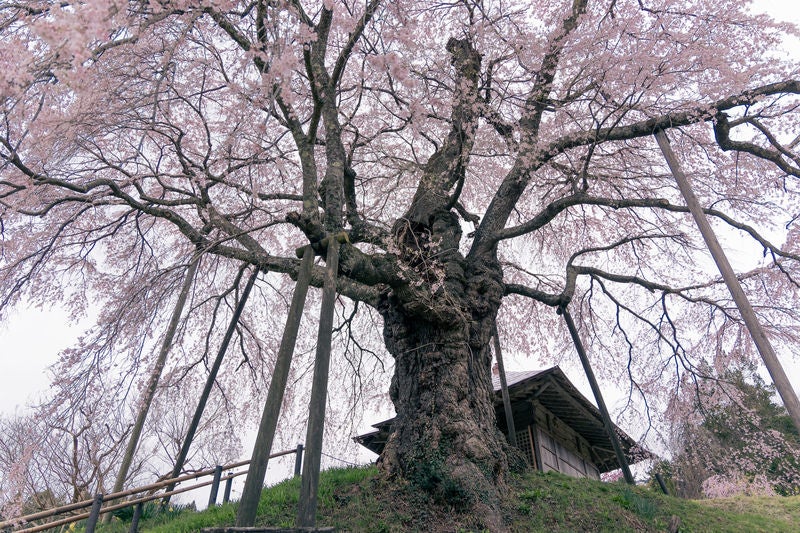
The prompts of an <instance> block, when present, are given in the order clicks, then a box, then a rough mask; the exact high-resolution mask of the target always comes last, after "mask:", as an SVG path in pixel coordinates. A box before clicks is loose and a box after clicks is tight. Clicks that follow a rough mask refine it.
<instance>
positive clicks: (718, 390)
mask: <svg viewBox="0 0 800 533" xmlns="http://www.w3.org/2000/svg"><path fill="white" fill-rule="evenodd" d="M699 385H700V386H699V388H698V389H697V394H695V395H687V396H686V397H684V398H681V399H676V401H675V402H673V403H672V405H671V409H670V413H671V414H670V419H671V420H672V422H673V427H674V428H675V429H674V441H673V457H672V461H671V464H670V465H669V466H670V470H671V476H670V477H671V478H672V480H673V482H674V484H675V487H676V489H677V490H678V494H679V495H680V496H683V497H688V498H698V497H702V496H706V497H710V498H714V497H727V496H735V495H737V494H748V495H760V494H768V495H774V494H776V493H777V494H782V495H792V494H796V493H797V492H798V490H800V464H799V463H798V459H797V457H798V448H799V447H800V438H798V433H797V429H796V428H795V427H794V424H793V423H792V420H791V418H790V417H789V416H788V415H787V414H786V410H785V409H784V408H783V406H779V405H776V404H775V403H774V402H773V396H774V394H775V391H774V388H773V387H768V386H766V385H765V384H764V382H763V381H762V380H761V378H760V377H759V376H758V374H754V373H753V370H752V369H750V370H748V371H747V372H743V371H742V370H736V371H733V370H727V371H726V372H724V374H723V375H722V377H721V379H713V380H701V381H700V383H699Z"/></svg>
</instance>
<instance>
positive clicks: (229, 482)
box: [222, 472, 233, 503]
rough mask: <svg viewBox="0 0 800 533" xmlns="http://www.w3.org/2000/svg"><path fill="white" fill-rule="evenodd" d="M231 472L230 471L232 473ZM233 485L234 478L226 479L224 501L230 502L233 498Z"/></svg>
mask: <svg viewBox="0 0 800 533" xmlns="http://www.w3.org/2000/svg"><path fill="white" fill-rule="evenodd" d="M230 474H231V472H228V475H230ZM232 487H233V478H232V477H229V478H228V479H226V480H225V493H224V494H223V495H222V503H228V502H229V501H230V500H231V488H232Z"/></svg>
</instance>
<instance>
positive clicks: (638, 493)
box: [99, 467, 800, 533]
mask: <svg viewBox="0 0 800 533" xmlns="http://www.w3.org/2000/svg"><path fill="white" fill-rule="evenodd" d="M298 494H299V479H293V480H289V481H286V482H284V483H281V484H279V485H276V486H274V487H271V488H269V489H266V490H264V493H263V494H262V498H261V503H260V505H259V520H258V525H269V526H282V527H289V526H292V525H293V524H294V519H295V513H296V509H297V498H298ZM235 505H236V504H235V503H233V504H227V505H223V506H220V507H216V508H212V509H209V510H206V511H204V512H199V513H198V512H193V511H189V510H185V511H182V512H179V513H172V514H170V515H169V516H164V515H161V516H152V517H146V519H145V520H144V521H143V522H141V531H152V532H161V533H179V532H180V533H184V532H185V533H188V532H194V531H198V530H199V529H200V528H203V527H210V526H224V525H232V524H233V523H234V517H235ZM503 513H504V518H505V520H506V523H507V524H508V525H509V529H510V530H511V531H515V532H529V531H562V532H563V531H576V532H578V531H593V532H594V531H609V532H611V531H613V532H623V531H636V532H640V531H666V530H667V529H668V526H669V523H670V520H673V521H674V520H675V519H674V518H673V517H678V518H679V519H680V531H681V532H702V531H709V532H712V531H713V532H716V531H721V532H724V531H730V532H741V531H748V532H750V531H752V532H758V531H763V532H781V531H786V532H792V533H794V532H796V531H798V524H800V496H794V497H789V498H784V497H773V498H764V497H759V498H729V499H722V500H713V501H694V500H681V499H678V498H671V497H668V496H664V495H662V494H661V493H658V492H656V491H654V490H650V489H648V488H645V487H628V486H627V485H624V484H619V483H602V482H599V481H594V480H590V479H573V478H570V477H567V476H564V475H561V474H557V473H553V472H550V473H547V474H541V473H538V472H533V473H529V474H526V475H524V476H520V477H515V478H513V479H512V480H511V481H510V483H509V486H508V488H507V491H506V494H505V500H504V507H503ZM317 523H318V525H319V526H335V527H337V528H339V530H341V531H356V532H375V533H384V532H386V533H388V532H400V531H403V532H405V531H419V532H438V531H441V532H445V531H447V532H454V533H456V532H458V533H461V532H470V531H482V530H483V527H482V524H481V520H480V517H479V516H470V515H465V514H459V513H457V512H455V511H454V510H453V509H448V508H443V507H441V506H438V505H436V504H434V503H432V502H430V501H427V500H426V499H425V498H423V497H422V496H420V494H419V493H417V492H415V491H412V490H410V489H408V488H404V487H397V486H395V485H392V484H389V483H386V482H385V481H383V480H382V479H381V478H380V476H379V475H378V472H377V470H376V469H375V468H374V467H366V468H347V469H337V470H329V471H327V472H323V473H322V477H321V480H320V500H319V513H318V520H317ZM99 531H100V532H102V533H117V532H120V533H121V532H123V531H127V524H125V523H123V522H122V521H120V520H115V521H114V523H112V524H109V525H108V526H104V527H103V528H102V529H99Z"/></svg>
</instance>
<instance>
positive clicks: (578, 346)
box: [558, 307, 636, 485]
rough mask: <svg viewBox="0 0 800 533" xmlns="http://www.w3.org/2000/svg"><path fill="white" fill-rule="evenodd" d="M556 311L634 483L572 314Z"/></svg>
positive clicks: (619, 459)
mask: <svg viewBox="0 0 800 533" xmlns="http://www.w3.org/2000/svg"><path fill="white" fill-rule="evenodd" d="M558 313H560V314H562V315H564V321H565V322H566V323H567V328H568V329H569V334H570V336H572V342H573V344H575V350H576V351H577V352H578V356H579V357H580V359H581V364H582V365H583V371H584V372H585V373H586V378H587V379H588V380H589V385H590V386H591V387H592V392H593V393H594V399H595V401H596V402H597V408H598V409H599V410H600V416H601V418H602V419H603V425H604V426H605V427H606V433H608V438H609V440H610V441H611V446H612V447H613V448H614V453H615V454H616V456H617V462H619V465H620V468H621V469H622V475H623V477H624V478H625V481H626V482H627V483H628V484H629V485H634V484H635V483H636V481H635V480H634V479H633V474H631V469H630V467H629V466H628V459H627V458H626V457H625V454H624V453H623V452H622V446H620V444H619V438H618V437H617V432H616V431H615V430H614V424H613V423H612V422H611V416H609V414H608V408H606V402H605V400H603V393H602V392H600V386H599V385H598V384H597V379H595V377H594V371H593V370H592V365H591V363H589V357H588V356H587V355H586V350H584V349H583V342H582V341H581V337H580V335H579V334H578V328H577V327H575V322H573V321H572V315H570V314H569V311H567V308H566V307H559V308H558Z"/></svg>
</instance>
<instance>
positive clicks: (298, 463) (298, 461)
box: [294, 444, 303, 477]
mask: <svg viewBox="0 0 800 533" xmlns="http://www.w3.org/2000/svg"><path fill="white" fill-rule="evenodd" d="M302 466H303V445H302V444H298V445H297V452H295V456H294V477H297V476H299V475H300V472H301V467H302Z"/></svg>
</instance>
